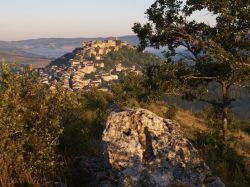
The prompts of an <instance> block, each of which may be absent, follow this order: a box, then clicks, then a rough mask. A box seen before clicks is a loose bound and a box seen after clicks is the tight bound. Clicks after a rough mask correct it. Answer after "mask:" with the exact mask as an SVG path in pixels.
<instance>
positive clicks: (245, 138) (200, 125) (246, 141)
mask: <svg viewBox="0 0 250 187" xmlns="http://www.w3.org/2000/svg"><path fill="white" fill-rule="evenodd" d="M176 121H177V122H179V123H180V125H181V127H182V129H183V133H184V135H185V136H187V137H188V138H192V137H193V134H194V132H195V131H197V130H198V131H206V130H208V127H207V126H206V125H205V122H204V120H203V119H200V118H197V117H196V116H195V115H194V114H193V113H192V112H191V111H187V110H183V109H180V108H178V110H177V113H176ZM232 134H233V135H234V136H236V137H238V138H239V141H238V144H237V152H238V153H239V154H240V155H244V156H245V157H246V158H247V160H248V163H250V135H249V134H247V133H245V132H243V131H241V130H237V131H235V132H232Z"/></svg>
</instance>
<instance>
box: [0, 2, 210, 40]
mask: <svg viewBox="0 0 250 187" xmlns="http://www.w3.org/2000/svg"><path fill="white" fill-rule="evenodd" d="M153 2H154V0H0V40H3V41H11V40H23V39H31V38H51V37H56V38H73V37H99V36H103V37H108V36H122V35H131V34H133V31H132V30H131V27H132V26H133V23H135V22H145V21H146V16H145V14H144V12H145V11H146V9H147V8H149V7H150V5H151V4H152V3H153ZM203 16H205V13H203ZM196 17H199V18H200V19H203V18H202V17H201V16H198V15H196Z"/></svg>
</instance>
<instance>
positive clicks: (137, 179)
mask: <svg viewBox="0 0 250 187" xmlns="http://www.w3.org/2000/svg"><path fill="white" fill-rule="evenodd" d="M103 142H104V158H105V163H106V170H107V171H109V175H110V178H112V179H113V180H114V181H116V182H117V183H116V185H117V186H124V187H129V186H131V187H154V186H157V187H166V186H177V185H184V186H197V187H201V186H202V185H206V186H209V187H211V186H214V187H215V186H217V187H222V186H224V184H223V183H222V182H221V181H220V179H219V178H217V177H212V175H211V172H210V170H209V167H208V166H207V165H206V164H205V162H204V161H203V160H202V159H201V158H200V156H199V154H198V151H197V150H196V149H195V148H194V146H193V145H192V144H191V143H190V142H189V141H188V140H187V139H186V138H184V137H183V135H182V134H181V131H180V127H179V124H178V123H176V122H174V121H172V120H169V119H163V118H161V117H159V116H157V115H156V114H154V113H152V112H150V111H148V110H144V109H129V110H125V111H120V112H113V113H111V115H110V116H109V117H108V119H107V122H106V129H105V131H104V134H103Z"/></svg>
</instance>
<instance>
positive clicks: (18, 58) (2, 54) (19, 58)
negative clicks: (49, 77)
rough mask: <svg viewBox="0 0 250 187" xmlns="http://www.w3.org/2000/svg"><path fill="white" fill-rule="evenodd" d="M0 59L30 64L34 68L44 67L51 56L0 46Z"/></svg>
mask: <svg viewBox="0 0 250 187" xmlns="http://www.w3.org/2000/svg"><path fill="white" fill-rule="evenodd" d="M0 59H1V60H4V61H5V62H7V63H17V64H32V65H33V67H34V68H40V67H45V66H46V65H48V64H49V63H50V62H51V60H52V58H48V57H44V56H41V55H36V54H32V53H28V52H24V51H22V50H19V49H16V48H11V49H9V48H0Z"/></svg>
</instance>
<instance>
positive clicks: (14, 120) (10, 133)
mask: <svg viewBox="0 0 250 187" xmlns="http://www.w3.org/2000/svg"><path fill="white" fill-rule="evenodd" d="M110 98H111V97H110V96H109V95H105V94H102V93H98V92H97V91H92V92H88V93H84V94H83V93H77V92H68V91H65V90H64V89H62V88H61V87H59V86H57V87H56V89H53V90H51V89H49V88H47V87H46V86H44V85H43V84H42V83H41V81H40V79H39V78H38V76H37V73H36V71H34V70H31V68H30V67H23V68H22V67H17V68H16V67H14V69H13V68H11V67H9V66H8V65H7V64H2V65H1V66H0V137H1V141H0V164H1V167H0V186H14V185H17V186H22V185H23V186H27V185H28V184H30V185H38V184H42V183H43V182H45V181H48V180H60V181H61V180H64V179H65V177H66V176H65V174H66V171H67V170H68V169H69V166H68V164H70V163H71V159H72V158H73V157H74V156H81V155H97V154H100V142H101V134H102V130H103V125H102V122H103V121H104V118H105V117H106V115H107V113H108V106H109V102H110Z"/></svg>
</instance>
